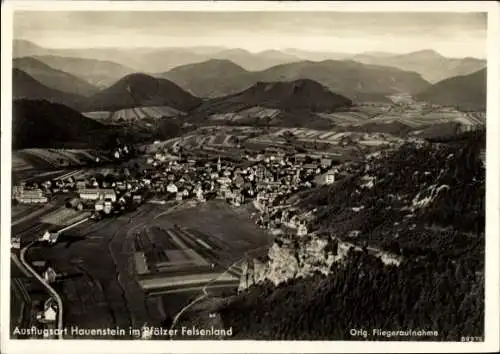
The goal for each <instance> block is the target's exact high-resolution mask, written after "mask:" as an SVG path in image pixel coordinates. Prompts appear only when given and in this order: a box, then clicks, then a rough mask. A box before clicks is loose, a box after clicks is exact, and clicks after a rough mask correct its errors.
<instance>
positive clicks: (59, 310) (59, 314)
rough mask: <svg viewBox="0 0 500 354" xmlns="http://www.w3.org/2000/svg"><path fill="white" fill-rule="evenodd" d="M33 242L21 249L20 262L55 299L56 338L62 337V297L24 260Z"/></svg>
mask: <svg viewBox="0 0 500 354" xmlns="http://www.w3.org/2000/svg"><path fill="white" fill-rule="evenodd" d="M34 244H35V242H30V243H29V244H27V245H26V246H25V247H24V248H23V249H22V250H21V254H20V258H21V263H22V264H23V266H24V267H25V268H26V269H27V270H28V271H29V272H30V273H31V274H33V276H34V277H35V278H36V279H37V280H38V281H39V282H40V283H41V284H42V285H43V286H44V287H45V289H47V291H48V292H49V293H50V295H51V296H52V297H53V298H54V299H55V300H56V302H57V328H58V330H59V331H58V339H63V336H62V333H63V303H62V299H61V297H60V296H59V294H58V293H57V292H56V291H55V290H54V288H52V287H51V286H50V285H49V283H47V282H46V281H45V279H43V278H42V277H41V276H40V275H39V274H38V273H37V272H36V271H35V270H34V269H33V268H32V267H31V266H30V265H29V263H28V262H27V261H26V252H27V251H28V249H29V248H30V247H31V246H33V245H34Z"/></svg>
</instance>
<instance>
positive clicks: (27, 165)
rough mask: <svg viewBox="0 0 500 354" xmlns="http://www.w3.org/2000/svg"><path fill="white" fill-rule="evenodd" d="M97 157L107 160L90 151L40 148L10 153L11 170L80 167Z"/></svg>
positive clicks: (99, 154)
mask: <svg viewBox="0 0 500 354" xmlns="http://www.w3.org/2000/svg"><path fill="white" fill-rule="evenodd" d="M97 156H98V157H99V158H100V159H101V161H107V160H108V158H107V157H106V156H104V155H103V154H102V153H101V152H96V151H92V150H77V149H40V148H33V149H23V150H16V151H13V152H12V170H13V171H23V170H26V169H44V168H45V169H48V168H58V167H59V168H60V167H68V166H81V165H85V164H88V163H90V162H94V161H95V158H96V157H97Z"/></svg>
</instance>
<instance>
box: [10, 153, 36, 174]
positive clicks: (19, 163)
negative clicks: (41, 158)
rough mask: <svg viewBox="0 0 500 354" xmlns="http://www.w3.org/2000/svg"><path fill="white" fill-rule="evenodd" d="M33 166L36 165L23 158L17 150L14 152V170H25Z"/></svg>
mask: <svg viewBox="0 0 500 354" xmlns="http://www.w3.org/2000/svg"><path fill="white" fill-rule="evenodd" d="M32 168H34V166H33V165H32V164H31V163H30V162H29V161H28V160H27V159H25V158H23V156H21V155H20V154H18V153H16V152H15V151H13V152H12V170H13V171H24V170H29V169H32Z"/></svg>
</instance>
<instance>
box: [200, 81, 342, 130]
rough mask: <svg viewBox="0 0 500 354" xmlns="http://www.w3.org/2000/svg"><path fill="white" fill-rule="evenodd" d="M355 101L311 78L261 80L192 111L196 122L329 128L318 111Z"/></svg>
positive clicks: (337, 108)
mask: <svg viewBox="0 0 500 354" xmlns="http://www.w3.org/2000/svg"><path fill="white" fill-rule="evenodd" d="M351 105H352V101H351V100H350V99H348V98H346V97H344V96H342V95H338V94H336V93H333V92H331V91H330V90H329V89H328V88H327V87H325V86H324V85H321V84H320V83H318V82H315V81H313V80H309V79H301V80H295V81H290V82H258V83H256V84H255V85H253V86H251V87H250V88H248V89H246V90H244V91H242V92H239V93H236V94H233V95H229V96H225V97H219V98H214V99H210V100H207V101H205V102H203V104H201V105H200V106H199V107H197V108H196V109H195V110H194V111H192V112H191V114H190V119H192V120H194V121H207V120H208V121H213V122H217V121H225V122H238V123H241V124H266V125H267V124H271V125H281V126H310V127H313V126H315V127H322V128H324V127H329V126H331V123H330V121H328V120H327V119H323V118H321V117H320V116H318V115H317V114H316V113H320V112H334V111H336V110H339V109H346V108H348V107H350V106H351Z"/></svg>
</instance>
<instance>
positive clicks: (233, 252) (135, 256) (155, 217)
mask: <svg viewBox="0 0 500 354" xmlns="http://www.w3.org/2000/svg"><path fill="white" fill-rule="evenodd" d="M167 210H168V206H163V205H153V204H146V205H143V206H141V207H140V208H139V209H138V210H136V211H135V212H133V213H130V214H127V215H124V216H119V217H115V218H109V219H103V220H101V221H99V222H94V221H90V220H89V221H86V222H84V223H83V224H81V225H78V226H76V227H74V228H73V229H70V230H68V231H64V232H63V233H62V235H61V239H63V240H64V241H61V242H58V243H57V244H55V245H54V246H52V247H43V246H35V247H32V248H31V249H30V252H29V254H28V258H29V261H31V262H32V261H36V260H41V259H44V260H47V261H48V262H49V264H51V265H52V267H53V268H54V269H55V270H56V271H57V272H58V273H59V274H63V275H64V276H63V279H61V280H60V281H59V282H57V283H56V285H55V288H56V290H57V291H58V292H59V293H60V295H61V297H62V299H63V302H64V304H65V325H67V326H71V325H78V326H80V327H82V328H96V327H103V326H105V327H114V326H121V327H124V328H127V327H128V326H133V327H136V328H137V327H140V326H142V324H144V323H146V322H147V323H148V325H156V326H158V325H160V324H161V323H162V322H163V321H164V320H165V319H166V318H168V317H172V316H174V315H175V314H176V313H177V312H178V311H179V310H180V309H181V308H182V307H183V306H185V305H186V304H187V303H188V302H189V301H191V300H192V299H193V298H194V297H196V296H199V293H200V291H201V289H202V288H203V287H204V286H206V285H208V283H209V282H212V280H214V279H215V278H217V277H220V279H218V280H217V282H214V283H213V284H210V288H213V289H220V288H221V287H225V288H227V287H229V288H232V289H235V288H236V287H237V285H238V283H239V274H240V272H241V270H240V271H238V270H237V269H236V268H235V269H232V270H231V271H230V272H225V270H226V267H228V266H229V263H230V262H234V260H236V259H240V258H241V257H243V256H244V254H245V252H246V251H252V250H254V249H256V248H259V247H260V248H262V247H267V246H268V244H269V236H267V234H265V233H264V232H263V231H261V230H260V229H257V227H256V226H255V225H254V224H253V223H252V222H251V221H250V220H249V219H248V215H246V211H244V209H242V210H240V211H238V210H237V209H234V210H233V209H231V208H230V207H227V208H226V207H225V206H223V205H222V204H221V205H218V203H215V204H211V205H210V207H208V208H204V207H201V208H193V209H189V208H188V209H184V210H181V211H174V212H173V213H168V214H166V213H165V212H166V211H167ZM23 213H29V210H18V211H17V215H22V214H23ZM61 213H62V212H61V211H60V210H57V208H56V209H53V208H47V211H46V212H44V214H43V215H42V216H40V217H41V218H43V219H44V220H45V221H52V222H53V219H54V220H56V219H58V218H59V217H60V216H61ZM192 213H196V215H198V216H199V217H198V218H197V219H198V222H199V223H200V224H199V225H198V226H196V225H192V226H193V228H188V227H187V226H188V225H187V224H192V223H191V222H189V219H193V218H192ZM210 213H216V214H217V215H219V218H218V219H217V220H214V217H213V215H210ZM63 214H64V213H63ZM223 218H227V220H225V221H224V220H222V219H223ZM203 220H204V221H203ZM208 220H210V222H209V221H208ZM191 221H193V220H191ZM28 222H29V221H28ZM176 224H177V226H176ZM212 224H213V225H212ZM37 225H38V224H37ZM25 226H26V225H25ZM28 226H29V225H28ZM203 226H205V227H203ZM207 226H209V227H208V228H207ZM212 264H213V265H212ZM124 339H126V338H124Z"/></svg>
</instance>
